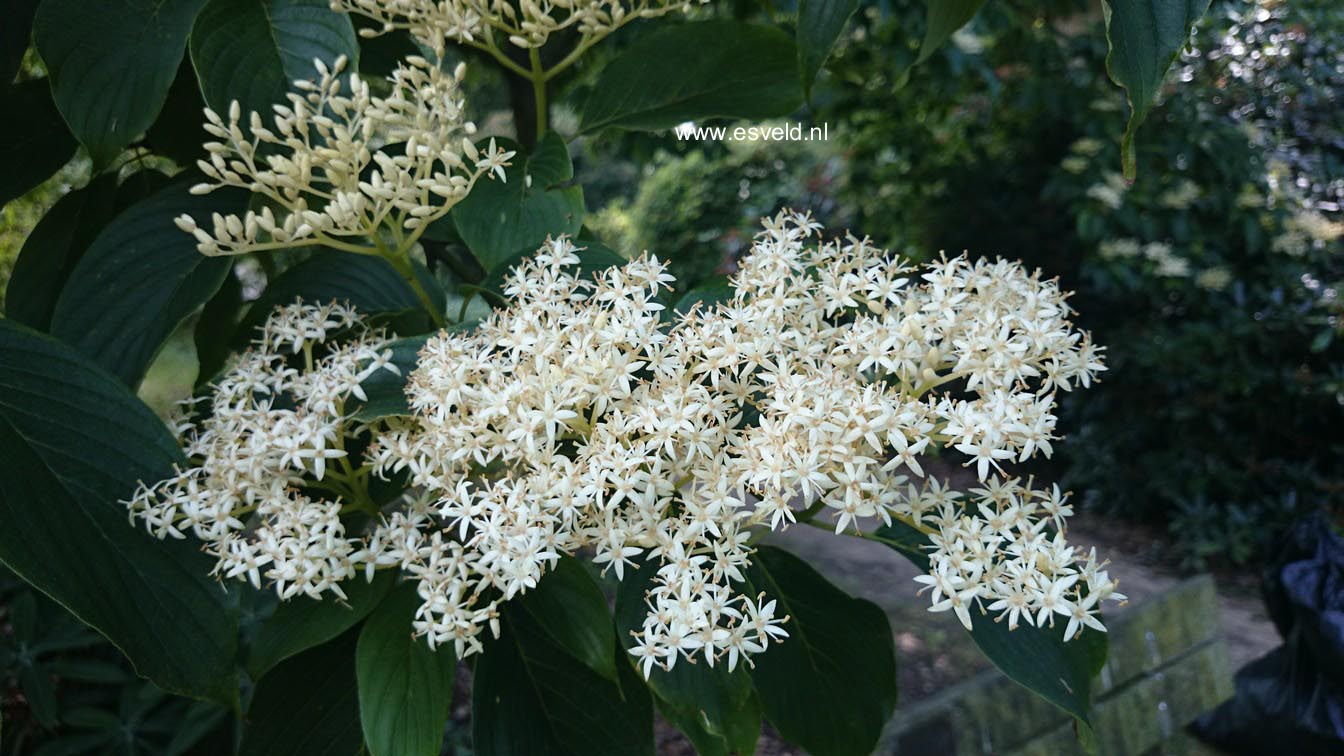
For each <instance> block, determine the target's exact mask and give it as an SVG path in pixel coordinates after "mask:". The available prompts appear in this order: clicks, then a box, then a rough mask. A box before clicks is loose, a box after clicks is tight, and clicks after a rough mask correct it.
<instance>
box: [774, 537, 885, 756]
mask: <svg viewBox="0 0 1344 756" xmlns="http://www.w3.org/2000/svg"><path fill="white" fill-rule="evenodd" d="M747 579H748V581H749V582H750V583H751V586H752V589H753V591H764V592H765V594H766V596H767V598H769V599H774V600H775V601H777V602H778V606H777V611H776V615H784V614H787V615H788V616H789V617H790V621H789V622H788V623H787V624H786V625H785V626H784V627H785V629H786V630H788V632H789V637H788V638H787V639H785V640H784V641H783V642H781V643H777V644H774V645H772V646H771V647H770V648H769V649H768V650H767V651H766V652H765V653H763V654H758V655H756V656H755V657H753V660H754V661H755V662H756V666H755V667H754V668H753V669H752V670H751V677H752V680H753V681H754V682H755V684H756V693H757V695H759V696H760V699H761V704H762V706H763V708H764V709H765V717H766V719H768V720H770V723H771V724H773V725H774V726H775V728H776V729H777V730H779V733H780V734H781V735H783V736H784V739H785V740H788V741H789V742H791V743H797V744H798V745H800V746H802V747H803V748H805V749H807V751H808V753H812V754H816V756H850V755H851V754H852V755H853V756H865V755H866V754H869V753H872V751H873V748H875V747H876V746H877V741H878V738H879V736H881V734H882V728H883V726H884V725H886V723H887V720H888V719H890V718H891V714H892V712H893V711H894V710H895V708H896V651H895V648H894V647H893V645H892V636H891V626H890V625H889V624H888V623H887V615H886V614H885V613H883V611H882V610H881V609H880V608H878V606H877V605H876V604H874V603H872V602H870V601H865V600H863V599H858V598H854V597H852V596H850V595H848V594H846V593H845V592H844V591H842V590H840V589H839V588H836V587H835V586H834V585H832V584H831V583H830V582H828V581H827V580H826V578H824V577H822V576H821V574H820V573H818V572H817V571H816V570H814V569H812V568H811V567H810V566H808V564H807V563H806V562H804V561H803V560H801V559H799V558H798V557H796V556H794V555H792V554H790V553H788V552H787V551H784V550H782V549H779V548H776V547H773V546H761V547H760V548H758V549H757V551H756V554H755V555H754V556H753V557H752V565H751V568H750V569H749V570H748V572H747Z"/></svg>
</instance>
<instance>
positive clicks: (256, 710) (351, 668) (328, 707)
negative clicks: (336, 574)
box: [238, 630, 363, 756]
mask: <svg viewBox="0 0 1344 756" xmlns="http://www.w3.org/2000/svg"><path fill="white" fill-rule="evenodd" d="M356 637H357V633H356V632H355V631H354V630H351V631H350V632H347V633H346V634H345V635H343V636H341V637H339V638H337V639H336V640H333V641H331V642H330V643H326V644H324V645H321V646H318V647H316V648H311V649H308V650H307V651H304V652H303V653H301V654H299V655H298V656H294V657H291V658H290V659H288V660H286V661H285V662H284V663H282V664H281V665H280V666H278V667H276V668H275V669H274V670H273V671H272V672H271V674H269V675H267V676H266V679H265V680H262V681H261V683H259V684H258V685H257V688H256V692H255V693H253V695H252V703H251V704H250V705H249V706H248V709H247V723H246V726H245V727H244V729H243V742H242V746H241V747H240V748H239V750H238V753H239V756H300V755H301V756H354V754H357V753H359V752H360V750H361V747H362V744H363V738H362V737H361V733H360V729H359V695H358V693H357V690H356V684H355V641H356Z"/></svg>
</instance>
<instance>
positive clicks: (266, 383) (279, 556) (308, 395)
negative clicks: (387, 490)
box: [126, 303, 397, 599]
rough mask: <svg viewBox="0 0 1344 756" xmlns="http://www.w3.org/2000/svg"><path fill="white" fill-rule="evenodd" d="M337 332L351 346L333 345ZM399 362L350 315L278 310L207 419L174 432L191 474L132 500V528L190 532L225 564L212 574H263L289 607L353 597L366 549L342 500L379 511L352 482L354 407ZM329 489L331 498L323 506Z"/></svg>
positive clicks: (329, 308) (376, 334)
mask: <svg viewBox="0 0 1344 756" xmlns="http://www.w3.org/2000/svg"><path fill="white" fill-rule="evenodd" d="M336 334H341V335H343V336H348V337H349V338H346V339H343V341H342V343H341V345H339V346H333V345H330V344H328V340H329V339H330V338H332V337H333V336H334V335H336ZM319 352H321V353H319ZM390 357H391V352H390V351H389V350H388V349H387V348H386V337H385V335H384V334H383V332H382V331H380V330H377V329H369V328H367V327H365V326H364V325H363V324H362V323H361V321H360V320H359V318H358V317H356V315H355V313H354V312H353V311H352V310H350V309H349V308H348V307H344V306H341V305H336V304H331V305H322V306H313V305H305V304H302V303H295V304H292V305H288V306H286V307H282V308H279V309H277V310H276V311H275V313H274V314H272V315H271V316H270V318H269V319H268V320H267V321H266V324H265V326H264V327H263V328H262V330H261V335H260V337H259V338H258V339H257V340H256V341H255V342H254V345H253V347H252V349H250V350H249V351H247V352H245V353H243V354H242V355H241V356H240V357H239V359H238V360H237V362H236V363H235V364H234V365H233V366H232V367H231V368H230V369H229V370H228V371H227V372H226V373H225V374H224V376H223V377H222V378H221V379H220V380H219V381H218V382H217V383H215V384H214V385H213V396H212V398H211V400H210V405H209V407H208V409H207V410H206V411H204V412H203V413H201V414H202V417H203V419H201V420H199V422H198V421H194V420H184V421H183V422H181V423H179V424H178V425H177V426H176V431H177V435H178V438H179V441H180V442H181V443H182V445H183V448H184V449H185V451H186V454H187V456H188V458H189V459H190V460H191V466H190V467H187V468H186V469H180V470H178V471H177V472H176V474H175V475H173V476H172V477H170V478H168V479H166V480H163V481H160V482H158V483H155V484H153V485H145V484H141V486H140V488H139V489H138V490H137V491H136V492H135V495H134V496H133V497H132V498H131V500H130V501H128V502H126V504H127V505H128V507H129V509H130V516H131V520H132V522H134V521H137V520H138V521H140V522H141V523H142V524H143V525H144V527H145V528H146V529H147V530H148V531H149V532H150V533H152V534H154V535H155V536H157V537H159V538H164V537H173V538H183V537H185V535H184V533H185V532H186V531H190V532H191V533H192V535H194V536H195V537H196V538H198V539H200V540H201V541H203V542H204V543H205V549H206V551H207V553H209V554H211V555H212V556H214V557H215V558H216V559H217V560H218V562H217V565H216V568H215V574H217V575H220V576H222V577H228V578H234V577H237V578H244V579H247V580H249V581H251V582H252V584H253V585H255V586H257V587H260V586H261V584H262V578H263V577H264V578H265V580H266V581H267V582H269V583H273V584H274V586H275V590H276V592H277V593H278V594H279V595H280V597H281V598H282V599H284V598H290V597H292V596H295V595H298V594H306V595H308V596H312V597H314V598H319V597H321V595H322V594H324V593H327V592H330V593H333V594H336V595H337V596H339V597H341V598H344V597H345V592H344V591H343V590H342V589H341V587H340V585H339V583H340V582H341V581H342V580H345V579H347V578H349V577H351V576H352V575H354V574H355V572H356V565H357V558H358V556H357V555H358V551H359V549H360V544H361V541H360V539H359V538H357V537H351V536H348V535H347V534H346V526H345V524H344V523H343V522H342V520H341V515H342V514H343V513H345V509H343V500H345V501H353V502H354V504H356V505H363V508H364V509H366V510H367V511H369V512H370V513H372V512H373V511H374V508H373V506H372V504H371V503H369V502H367V501H360V500H359V496H360V495H359V493H358V491H359V490H361V489H358V487H357V481H354V480H351V479H350V478H351V475H350V474H351V467H350V466H349V462H348V460H347V458H346V456H347V452H346V449H345V443H346V440H347V436H348V435H350V434H351V433H352V431H353V429H352V428H351V425H352V424H351V421H350V420H349V419H348V417H347V415H346V412H345V403H346V400H347V399H349V398H350V397H351V396H354V397H357V398H360V399H363V398H366V397H365V396H364V391H363V389H362V388H360V383H361V382H362V381H364V380H365V379H366V378H368V377H369V376H370V375H372V374H373V373H375V372H377V371H380V370H390V371H393V372H397V368H396V366H394V365H392V364H390V363H389V359H390ZM296 362H297V363H300V364H301V366H302V367H301V368H300V367H298V366H296V364H295V363H296ZM191 409H194V408H192V407H191V406H190V404H189V405H188V410H189V411H190V410H191ZM333 467H335V468H337V469H333ZM338 470H339V471H338ZM323 492H326V493H330V494H331V495H332V498H331V499H330V500H327V499H322V498H314V497H315V496H318V495H319V494H321V493H323Z"/></svg>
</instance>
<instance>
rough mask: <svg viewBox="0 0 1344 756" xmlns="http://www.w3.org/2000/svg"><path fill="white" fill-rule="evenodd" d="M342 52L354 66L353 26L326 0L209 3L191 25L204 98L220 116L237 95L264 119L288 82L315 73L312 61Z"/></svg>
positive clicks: (356, 47) (330, 61) (356, 55)
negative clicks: (193, 24)
mask: <svg viewBox="0 0 1344 756" xmlns="http://www.w3.org/2000/svg"><path fill="white" fill-rule="evenodd" d="M342 55H344V56H346V57H348V58H349V59H350V70H356V67H357V66H358V63H359V44H358V40H357V38H356V37H355V29H354V26H352V25H351V23H350V17H349V16H348V15H347V14H344V13H337V12H336V11H333V10H332V9H331V3H330V2H329V1H328V0H209V2H207V3H206V4H205V7H204V8H202V9H201V14H200V16H199V17H197V19H196V25H195V26H194V27H193V28H192V30H191V61H192V63H193V64H195V66H196V75H197V76H198V77H199V78H200V80H201V91H202V92H204V94H205V101H206V103H207V104H208V105H209V106H210V107H211V108H213V109H214V110H215V111H217V112H219V113H226V112H228V109H229V104H230V103H231V102H233V101H234V100H237V101H238V102H239V103H240V104H241V105H242V108H243V112H244V113H247V112H250V111H256V112H258V113H261V115H262V119H263V120H266V121H268V122H269V120H270V116H271V105H274V104H285V103H286V100H285V95H286V93H288V92H289V91H290V86H291V84H292V83H293V82H294V81H296V80H298V79H313V80H315V79H316V78H317V69H316V68H314V67H313V61H314V60H321V61H322V62H324V63H326V64H327V65H331V64H333V63H335V62H336V59H337V58H338V57H340V56H342Z"/></svg>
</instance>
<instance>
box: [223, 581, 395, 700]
mask: <svg viewBox="0 0 1344 756" xmlns="http://www.w3.org/2000/svg"><path fill="white" fill-rule="evenodd" d="M392 583H393V576H392V573H391V572H388V571H386V570H383V571H380V572H378V573H376V574H375V575H374V577H373V582H366V581H365V580H364V578H363V576H359V577H356V578H354V579H352V580H348V581H346V582H344V583H342V584H341V590H343V591H345V595H346V598H347V600H346V602H345V603H340V602H337V601H335V600H334V599H324V600H322V601H317V600H314V599H311V598H308V597H307V596H296V597H294V598H292V599H290V600H288V601H282V602H280V605H279V606H277V607H276V608H275V612H274V613H273V614H271V616H270V617H268V618H266V619H265V620H263V621H262V623H261V627H260V629H259V630H258V631H257V635H256V637H255V638H254V639H253V640H252V644H251V647H250V648H249V649H248V654H247V665H246V667H247V673H248V674H249V675H251V676H252V679H253V680H260V679H262V678H263V677H264V676H265V675H266V673H267V672H268V671H270V670H271V669H272V668H273V667H275V665H277V664H279V663H280V662H282V661H284V660H285V659H288V658H289V657H291V656H294V655H295V654H298V653H300V652H303V651H305V650H307V649H310V648H312V647H314V646H318V645H321V644H323V643H326V642H327V641H329V640H331V639H332V638H335V637H336V636H338V635H340V634H341V633H343V632H345V631H346V630H349V629H350V628H352V627H354V626H355V624H357V623H358V622H359V621H360V620H362V619H364V618H365V617H367V616H368V614H369V612H371V611H373V609H374V607H376V606H378V603H379V602H380V601H382V600H383V597H384V596H386V595H387V592H388V590H389V589H390V588H391V587H392Z"/></svg>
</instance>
